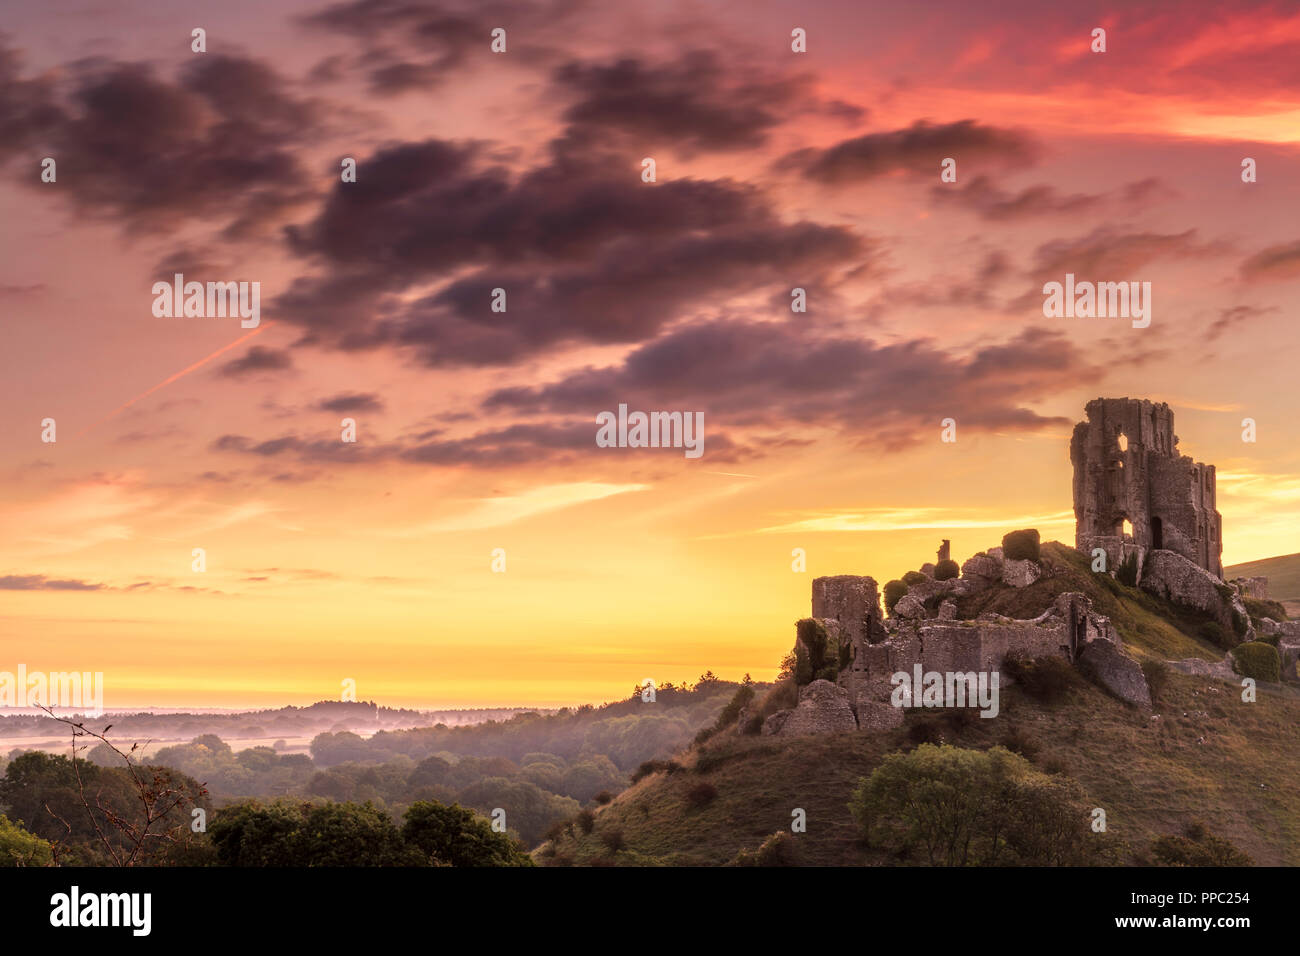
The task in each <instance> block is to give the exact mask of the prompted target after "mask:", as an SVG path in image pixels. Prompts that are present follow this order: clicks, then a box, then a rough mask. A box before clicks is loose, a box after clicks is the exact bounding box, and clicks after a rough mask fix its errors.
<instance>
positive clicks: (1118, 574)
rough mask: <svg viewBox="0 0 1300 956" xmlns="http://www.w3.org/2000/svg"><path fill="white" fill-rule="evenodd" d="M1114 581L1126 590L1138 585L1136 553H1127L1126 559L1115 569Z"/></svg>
mask: <svg viewBox="0 0 1300 956" xmlns="http://www.w3.org/2000/svg"><path fill="white" fill-rule="evenodd" d="M1115 580H1117V581H1118V582H1119V583H1120V584H1122V585H1124V587H1126V588H1135V587H1137V583H1138V556H1137V552H1136V551H1131V552H1129V555H1128V557H1126V558H1125V559H1124V560H1123V561H1121V562H1120V563H1119V567H1118V568H1116V569H1115Z"/></svg>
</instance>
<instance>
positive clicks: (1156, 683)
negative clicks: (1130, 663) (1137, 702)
mask: <svg viewBox="0 0 1300 956" xmlns="http://www.w3.org/2000/svg"><path fill="white" fill-rule="evenodd" d="M1142 676H1143V677H1145V678H1146V681H1147V689H1148V690H1150V691H1151V701H1152V703H1157V704H1158V703H1160V700H1161V698H1162V697H1163V696H1164V693H1165V691H1166V690H1167V689H1168V688H1169V665H1168V664H1166V663H1165V662H1164V661H1158V660H1145V661H1143V662H1142Z"/></svg>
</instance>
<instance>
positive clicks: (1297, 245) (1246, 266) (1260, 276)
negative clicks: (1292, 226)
mask: <svg viewBox="0 0 1300 956" xmlns="http://www.w3.org/2000/svg"><path fill="white" fill-rule="evenodd" d="M1297 276H1300V241H1298V242H1290V243H1281V244H1279V245H1275V246H1269V247H1267V248H1266V249H1261V250H1260V251H1259V252H1257V253H1255V254H1254V255H1253V256H1251V257H1250V258H1248V259H1246V260H1245V261H1244V262H1243V263H1242V264H1241V277H1242V278H1243V279H1245V280H1247V281H1255V280H1274V279H1294V278H1296V277H1297Z"/></svg>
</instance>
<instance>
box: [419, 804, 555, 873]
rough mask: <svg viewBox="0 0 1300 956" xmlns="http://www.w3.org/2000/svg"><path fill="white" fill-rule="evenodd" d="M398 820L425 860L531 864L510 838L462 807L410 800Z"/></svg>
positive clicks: (443, 863)
mask: <svg viewBox="0 0 1300 956" xmlns="http://www.w3.org/2000/svg"><path fill="white" fill-rule="evenodd" d="M404 819H405V821H406V822H405V823H403V824H402V838H403V839H404V840H405V841H406V844H407V846H408V847H416V848H418V849H419V850H420V851H421V852H422V853H423V855H424V857H425V859H426V860H427V862H429V863H432V864H434V865H441V866H533V865H534V863H533V861H532V859H531V858H530V857H529V856H528V854H527V853H525V852H524V849H523V847H521V846H520V845H519V844H518V843H517V842H516V841H515V840H514V839H513V838H511V837H510V836H508V835H507V834H505V833H497V832H496V831H495V830H493V829H492V824H491V823H489V822H488V821H487V820H485V819H484V818H483V817H480V816H478V815H477V814H476V813H474V812H473V811H471V810H467V809H466V808H464V807H460V806H456V805H455V804H453V805H452V806H450V807H448V806H444V805H442V804H440V803H434V802H432V801H425V800H420V801H416V802H415V803H413V804H411V807H410V809H409V810H407V811H406V816H405V818H404Z"/></svg>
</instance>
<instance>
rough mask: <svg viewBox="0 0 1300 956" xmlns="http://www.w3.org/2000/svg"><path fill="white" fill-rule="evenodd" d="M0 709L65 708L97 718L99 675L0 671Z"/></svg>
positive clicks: (100, 692)
mask: <svg viewBox="0 0 1300 956" xmlns="http://www.w3.org/2000/svg"><path fill="white" fill-rule="evenodd" d="M0 707H51V708H53V707H66V708H70V709H75V710H79V711H82V712H83V713H85V715H86V716H87V717H100V716H102V715H103V713H104V673H103V671H95V672H93V673H92V672H91V671H51V672H49V673H42V672H40V671H37V672H34V673H30V674H29V673H28V672H27V665H26V664H19V665H18V673H17V674H15V673H13V672H12V671H0Z"/></svg>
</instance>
